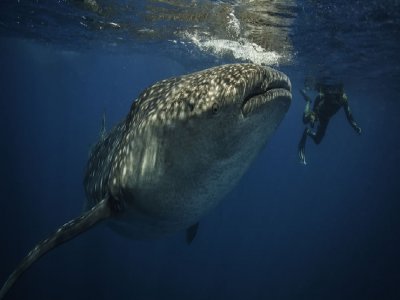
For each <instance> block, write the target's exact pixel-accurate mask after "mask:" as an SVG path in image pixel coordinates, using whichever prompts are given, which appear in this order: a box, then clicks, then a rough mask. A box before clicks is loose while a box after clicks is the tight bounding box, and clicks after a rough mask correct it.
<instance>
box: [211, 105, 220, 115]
mask: <svg viewBox="0 0 400 300" xmlns="http://www.w3.org/2000/svg"><path fill="white" fill-rule="evenodd" d="M211 111H212V113H213V114H214V115H216V114H217V113H218V112H219V105H218V103H215V102H214V103H213V105H212V107H211Z"/></svg>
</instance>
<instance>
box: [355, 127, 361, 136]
mask: <svg viewBox="0 0 400 300" xmlns="http://www.w3.org/2000/svg"><path fill="white" fill-rule="evenodd" d="M354 130H355V131H356V132H357V133H358V134H359V135H361V128H360V127H358V126H354Z"/></svg>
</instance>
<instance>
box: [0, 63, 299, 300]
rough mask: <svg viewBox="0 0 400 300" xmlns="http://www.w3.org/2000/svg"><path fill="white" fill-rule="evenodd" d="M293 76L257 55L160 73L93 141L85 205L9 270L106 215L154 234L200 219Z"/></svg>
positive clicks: (19, 270)
mask: <svg viewBox="0 0 400 300" xmlns="http://www.w3.org/2000/svg"><path fill="white" fill-rule="evenodd" d="M291 98H292V95H291V84H290V80H289V78H288V77H287V76H286V75H285V74H284V73H282V72H280V71H277V70H275V69H273V68H270V67H266V66H260V65H256V64H250V63H243V64H228V65H222V66H217V67H213V68H210V69H206V70H203V71H199V72H195V73H192V74H188V75H183V76H179V77H174V78H169V79H166V80H162V81H159V82H156V83H155V84H153V85H151V86H150V87H148V88H147V89H145V90H144V91H143V92H142V93H141V94H140V95H139V96H138V98H137V99H136V100H135V101H133V103H132V105H131V107H130V110H129V112H128V114H127V116H126V117H125V118H124V119H123V120H122V121H121V122H120V123H118V124H117V125H116V126H115V127H113V128H112V129H111V130H109V131H108V132H105V131H104V130H103V131H102V134H101V136H100V139H99V141H98V142H97V144H96V145H95V146H94V147H93V149H92V151H91V154H90V157H89V160H88V163H87V168H86V173H85V177H84V189H85V193H86V199H87V202H86V206H85V207H86V208H85V210H84V212H83V213H82V214H81V215H80V216H79V217H77V218H76V219H73V220H71V221H69V222H67V223H65V224H64V225H62V226H61V227H60V228H59V229H57V230H56V231H55V232H54V233H53V234H51V235H50V236H49V237H48V238H47V239H44V240H43V241H41V242H39V243H38V244H37V245H36V246H35V247H34V248H33V249H32V250H31V251H30V252H29V253H28V254H27V256H26V257H25V258H24V259H23V260H22V261H21V263H20V264H19V265H18V266H17V267H16V269H15V270H14V271H13V272H12V273H11V275H10V276H9V278H8V279H7V281H6V282H5V284H4V285H3V287H2V289H1V290H0V299H3V298H4V297H5V295H6V293H7V292H8V291H9V289H10V288H11V287H12V285H13V284H14V283H15V281H16V280H17V279H18V278H19V277H20V276H21V275H22V274H23V273H24V272H25V271H26V270H27V269H28V268H29V267H30V266H31V265H32V264H33V263H34V262H36V261H37V260H38V259H39V258H40V257H41V256H43V255H44V254H46V253H47V252H48V251H50V250H51V249H53V248H55V247H56V246H59V245H61V244H62V243H64V242H66V241H68V240H70V239H72V238H74V237H76V236H77V235H79V234H81V233H83V232H84V231H86V230H88V229H90V228H91V227H93V226H94V225H96V224H98V223H99V222H102V221H104V222H106V223H107V225H109V226H110V227H111V228H112V229H113V230H114V231H115V232H117V233H119V234H121V235H124V236H127V237H130V238H132V239H153V238H157V237H161V236H164V235H167V234H172V233H175V232H178V231H183V230H186V232H187V234H186V239H187V242H188V243H190V242H191V241H192V240H193V238H194V237H195V235H196V232H197V229H198V222H199V220H200V219H201V217H202V216H204V215H205V214H206V213H207V212H208V211H209V210H211V209H212V208H213V207H215V206H216V205H217V204H218V203H219V202H220V201H221V200H222V199H223V198H224V196H225V195H226V194H227V193H228V192H229V190H231V189H232V188H233V186H234V185H235V184H236V183H237V182H238V180H239V179H240V178H241V176H242V175H243V174H244V172H245V171H246V170H247V169H248V167H249V165H250V164H251V162H252V161H253V160H254V159H255V157H256V156H257V154H259V152H260V151H261V150H262V149H263V147H264V146H265V145H266V143H267V142H268V140H269V139H270V137H271V136H272V134H273V133H274V131H275V130H276V128H277V127H278V125H279V124H280V122H281V121H282V119H283V118H284V116H285V114H286V112H287V111H288V109H289V106H290V103H291Z"/></svg>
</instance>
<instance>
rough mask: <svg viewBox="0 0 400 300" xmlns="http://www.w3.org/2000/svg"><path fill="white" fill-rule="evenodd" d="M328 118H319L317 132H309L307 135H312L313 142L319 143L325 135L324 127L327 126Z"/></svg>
mask: <svg viewBox="0 0 400 300" xmlns="http://www.w3.org/2000/svg"><path fill="white" fill-rule="evenodd" d="M328 123H329V120H320V122H319V124H318V129H317V132H316V133H314V132H311V131H310V132H309V133H308V135H309V136H310V137H312V139H313V141H314V143H315V144H317V145H318V144H319V143H321V141H322V139H323V137H324V136H325V132H326V128H327V127H328Z"/></svg>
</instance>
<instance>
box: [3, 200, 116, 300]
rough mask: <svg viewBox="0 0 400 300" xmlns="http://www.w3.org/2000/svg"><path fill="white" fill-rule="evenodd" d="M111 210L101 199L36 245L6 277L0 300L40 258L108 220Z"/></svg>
mask: <svg viewBox="0 0 400 300" xmlns="http://www.w3.org/2000/svg"><path fill="white" fill-rule="evenodd" d="M110 215H111V210H110V208H109V205H108V200H107V199H103V200H101V201H100V202H99V203H98V204H96V205H95V206H93V207H92V208H91V209H90V210H88V211H86V212H85V213H83V214H82V215H81V216H79V217H78V218H76V219H73V220H71V221H69V222H67V223H65V224H64V225H62V226H61V227H60V228H59V229H58V230H57V231H56V232H54V233H53V234H52V235H50V237H49V238H47V239H45V240H43V241H41V242H40V243H38V244H37V245H36V246H35V248H33V249H32V251H30V252H29V253H28V255H27V256H25V258H24V259H23V260H22V261H21V263H20V264H19V265H18V266H17V268H16V269H15V270H14V272H12V273H11V275H10V276H9V277H8V279H7V281H6V282H5V283H4V285H3V287H2V288H1V290H0V300H1V299H3V297H4V296H5V295H6V293H7V292H8V290H9V289H10V288H11V287H12V286H13V284H14V283H15V281H16V280H17V279H18V278H19V277H20V276H21V275H22V274H23V273H24V272H25V271H26V270H27V269H28V268H29V267H30V266H31V265H32V264H33V263H34V262H36V261H37V260H38V259H39V258H40V257H41V256H43V255H44V254H46V253H47V252H49V251H50V250H52V249H53V248H55V247H57V246H59V245H61V244H63V243H65V242H67V241H69V240H71V239H73V238H74V237H76V236H78V235H79V234H81V233H83V232H85V231H86V230H88V229H90V228H91V227H93V226H94V225H96V224H97V223H99V222H100V221H103V220H105V219H107V218H109V217H110Z"/></svg>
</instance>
